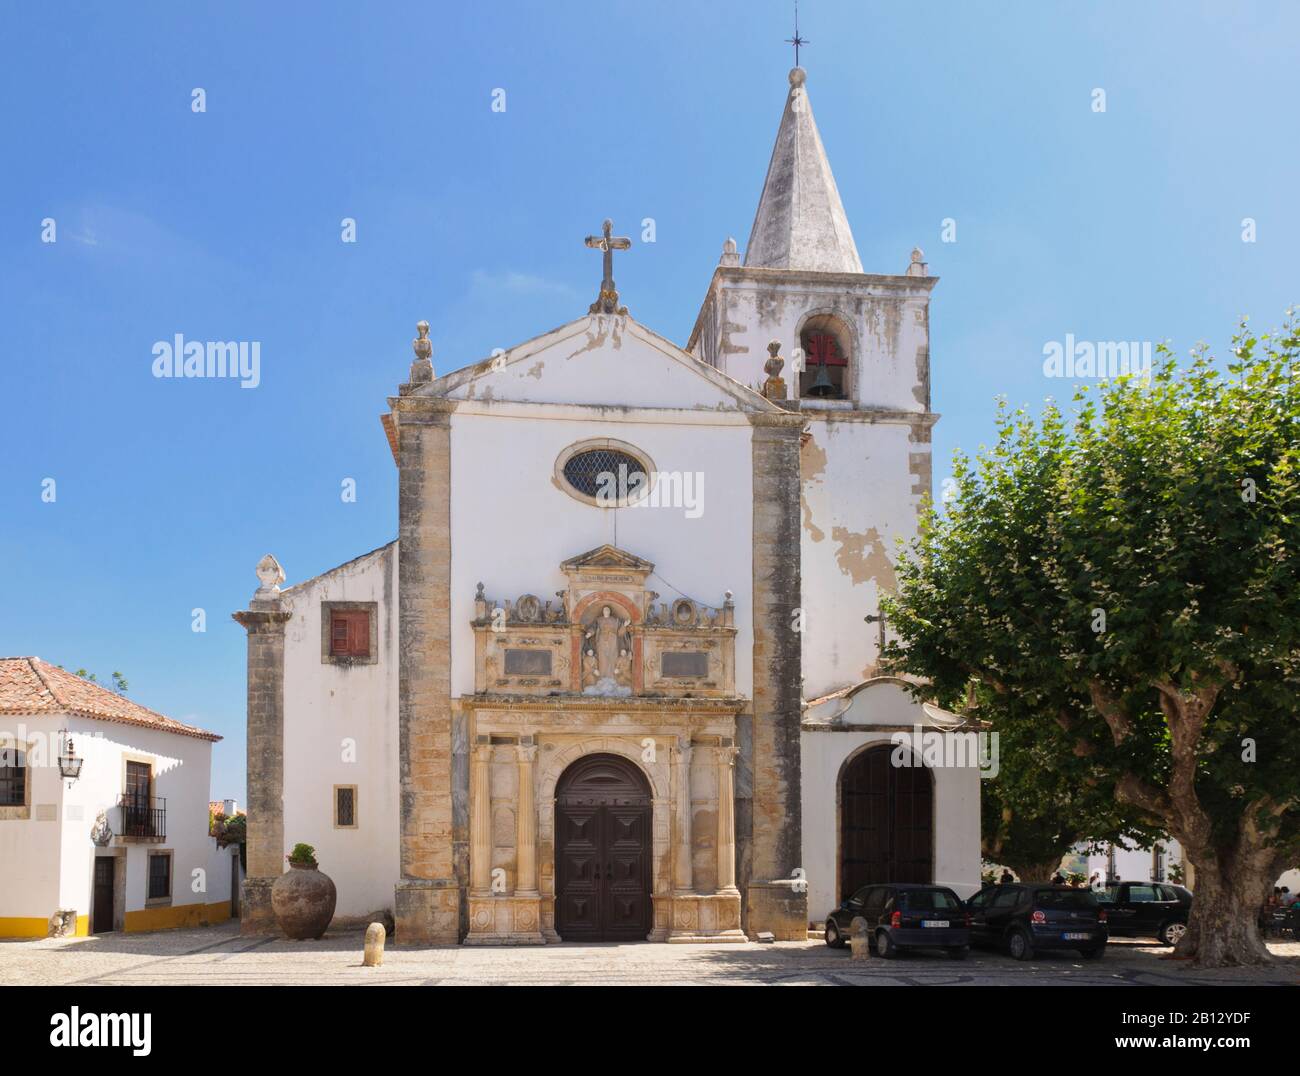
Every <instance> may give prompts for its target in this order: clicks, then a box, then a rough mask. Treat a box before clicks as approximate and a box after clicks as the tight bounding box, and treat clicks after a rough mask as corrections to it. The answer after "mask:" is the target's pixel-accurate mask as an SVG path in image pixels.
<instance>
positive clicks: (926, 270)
mask: <svg viewBox="0 0 1300 1076" xmlns="http://www.w3.org/2000/svg"><path fill="white" fill-rule="evenodd" d="M907 275H908V276H929V275H930V267H929V266H928V265H927V264H926V261H925V251H923V250H922V249H921V248H920V247H913V248H912V262H911V264H910V265H908V267H907Z"/></svg>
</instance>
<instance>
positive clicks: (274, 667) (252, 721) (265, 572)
mask: <svg viewBox="0 0 1300 1076" xmlns="http://www.w3.org/2000/svg"><path fill="white" fill-rule="evenodd" d="M257 576H258V579H259V580H260V581H261V586H259V587H258V588H257V591H256V593H254V595H253V600H252V601H251V602H249V603H248V608H247V609H241V610H240V611H239V612H237V613H232V614H231V615H232V616H233V617H234V619H235V620H236V621H238V622H239V623H240V624H241V625H242V626H243V627H244V630H245V631H247V632H248V759H247V766H248V874H247V876H246V877H245V878H244V885H243V890H242V892H241V895H240V923H239V931H240V933H241V934H274V933H277V932H278V930H279V928H278V927H277V926H276V923H275V916H274V914H273V913H272V911H271V886H272V885H273V884H274V882H275V880H276V879H277V878H278V877H279V876H280V875H281V874H282V873H284V854H285V853H284V625H285V623H286V621H288V619H289V617H290V615H291V614H290V613H289V612H287V611H285V609H284V608H283V606H282V605H281V603H280V583H282V582H284V571H283V569H281V567H280V565H279V564H278V563H277V562H276V559H275V558H274V557H272V556H271V555H270V554H269V553H268V554H267V555H266V556H265V557H263V558H262V560H261V561H260V562H259V563H258V565H257Z"/></svg>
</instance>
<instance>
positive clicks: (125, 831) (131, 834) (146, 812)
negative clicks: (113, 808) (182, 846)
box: [117, 792, 167, 841]
mask: <svg viewBox="0 0 1300 1076" xmlns="http://www.w3.org/2000/svg"><path fill="white" fill-rule="evenodd" d="M117 806H118V808H119V810H120V811H121V818H120V819H119V821H118V827H117V833H118V836H120V837H122V838H124V839H125V840H128V841H161V840H165V839H166V837H167V801H166V800H165V799H160V798H158V797H156V796H135V795H131V794H130V793H127V792H124V793H122V795H121V796H119V797H118V800H117Z"/></svg>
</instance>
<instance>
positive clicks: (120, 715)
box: [0, 658, 221, 741]
mask: <svg viewBox="0 0 1300 1076" xmlns="http://www.w3.org/2000/svg"><path fill="white" fill-rule="evenodd" d="M0 714H76V715H77V716H78V717H91V718H97V719H99V720H101V721H116V722H120V723H121V724H124V725H140V726H143V727H145V728H153V729H158V730H159V731H160V732H175V733H177V734H179V735H181V736H193V737H195V738H196V739H199V740H213V741H215V740H220V739H221V737H220V736H218V735H217V734H216V733H215V732H208V731H206V730H204V729H200V728H195V727H194V726H193V725H186V724H182V723H181V722H180V721H176V720H175V719H173V718H170V717H167V716H166V715H164V714H160V713H157V712H156V711H154V710H150V709H148V708H146V707H144V706H141V705H140V704H139V703H136V702H132V701H131V700H130V699H128V698H124V697H123V696H121V695H119V694H117V692H115V691H109V690H108V689H107V688H105V687H100V686H99V685H98V684H95V683H92V682H91V681H89V680H87V679H86V678H85V677H82V676H77V675H76V674H75V673H70V672H67V671H65V670H63V669H60V668H59V667H58V666H57V665H51V664H50V663H49V662H48V661H42V660H41V659H40V658H0Z"/></svg>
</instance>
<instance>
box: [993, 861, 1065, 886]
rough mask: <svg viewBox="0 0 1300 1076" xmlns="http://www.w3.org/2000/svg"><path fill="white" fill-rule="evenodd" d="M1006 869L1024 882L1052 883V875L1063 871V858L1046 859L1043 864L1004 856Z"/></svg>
mask: <svg viewBox="0 0 1300 1076" xmlns="http://www.w3.org/2000/svg"><path fill="white" fill-rule="evenodd" d="M1002 858H1003V860H1004V863H1003V865H1004V866H1006V867H1010V868H1011V870H1012V871H1014V872H1015V875H1016V878H1017V879H1018V880H1020V881H1022V882H1050V881H1051V880H1052V875H1053V874H1055V873H1056V872H1057V871H1058V870H1060V869H1061V860H1062V859H1063V858H1064V857H1063V856H1057V857H1056V858H1055V859H1045V860H1042V861H1041V862H1034V861H1032V860H1028V861H1022V860H1018V859H1016V858H1015V857H1010V858H1008V857H1007V856H1006V855H1005V854H1004V855H1003V857H1002Z"/></svg>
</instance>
